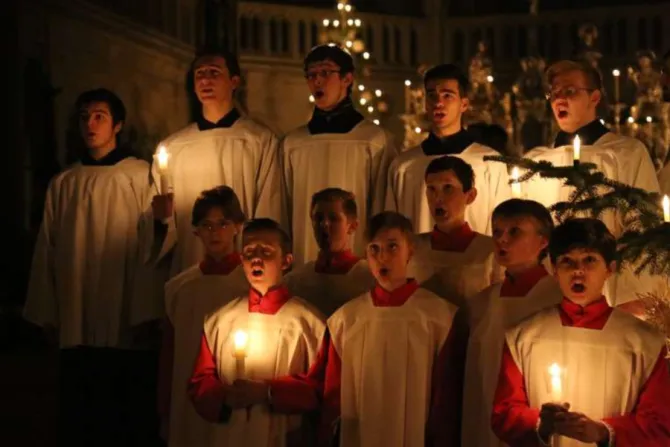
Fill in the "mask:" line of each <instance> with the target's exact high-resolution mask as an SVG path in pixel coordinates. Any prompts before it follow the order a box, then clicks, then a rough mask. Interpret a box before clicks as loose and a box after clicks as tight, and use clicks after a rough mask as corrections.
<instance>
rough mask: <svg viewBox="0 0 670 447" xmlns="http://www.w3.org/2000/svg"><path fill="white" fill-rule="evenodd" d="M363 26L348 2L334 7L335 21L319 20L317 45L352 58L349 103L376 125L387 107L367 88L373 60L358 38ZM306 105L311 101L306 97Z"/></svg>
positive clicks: (377, 93) (382, 98)
mask: <svg viewBox="0 0 670 447" xmlns="http://www.w3.org/2000/svg"><path fill="white" fill-rule="evenodd" d="M362 31H363V22H362V20H361V19H359V18H357V17H355V15H354V7H353V6H352V5H351V4H350V3H349V1H348V0H340V1H339V2H338V3H337V17H336V18H325V19H323V28H322V30H321V33H320V35H319V40H320V43H322V44H329V45H337V46H339V47H340V48H342V49H344V50H345V51H347V52H348V53H349V54H351V56H352V57H353V58H354V67H355V70H356V71H355V73H354V86H353V92H352V100H353V102H354V104H355V105H356V106H357V107H358V108H359V109H360V111H361V113H363V115H365V116H366V117H367V118H368V119H370V120H371V121H373V122H374V123H375V124H377V125H379V124H381V123H382V121H383V119H384V117H385V116H386V115H387V114H388V111H389V105H388V101H387V99H386V96H385V94H384V92H383V91H382V90H381V89H379V88H374V86H373V85H371V82H370V81H371V74H372V72H371V68H370V64H371V63H372V61H373V60H374V59H373V57H372V54H371V53H370V52H369V51H368V50H367V49H366V47H365V41H364V40H363V37H362ZM309 100H310V102H314V98H313V97H312V96H310V98H309Z"/></svg>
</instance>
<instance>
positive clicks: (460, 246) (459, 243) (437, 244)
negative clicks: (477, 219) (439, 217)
mask: <svg viewBox="0 0 670 447" xmlns="http://www.w3.org/2000/svg"><path fill="white" fill-rule="evenodd" d="M476 236H477V233H476V232H474V231H472V228H470V225H469V224H468V223H467V222H465V223H464V224H463V225H461V226H460V227H458V228H454V229H453V230H451V231H450V232H448V233H444V232H442V231H440V230H438V229H437V225H436V226H435V227H434V228H433V231H432V232H431V233H430V245H431V248H432V249H433V250H439V251H455V252H458V253H463V252H464V251H465V250H467V249H468V247H469V246H470V243H471V242H472V241H473V240H474V238H475V237H476Z"/></svg>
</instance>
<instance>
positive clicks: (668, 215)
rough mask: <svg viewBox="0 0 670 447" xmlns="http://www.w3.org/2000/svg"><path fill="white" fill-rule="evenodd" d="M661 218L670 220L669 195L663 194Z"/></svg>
mask: <svg viewBox="0 0 670 447" xmlns="http://www.w3.org/2000/svg"><path fill="white" fill-rule="evenodd" d="M663 220H664V221H665V222H670V197H668V195H667V194H666V195H664V196H663Z"/></svg>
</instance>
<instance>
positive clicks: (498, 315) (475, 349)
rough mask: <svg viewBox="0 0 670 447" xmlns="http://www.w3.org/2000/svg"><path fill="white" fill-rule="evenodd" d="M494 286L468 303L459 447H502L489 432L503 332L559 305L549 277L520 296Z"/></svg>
mask: <svg viewBox="0 0 670 447" xmlns="http://www.w3.org/2000/svg"><path fill="white" fill-rule="evenodd" d="M501 289H502V284H495V285H492V286H491V287H489V288H488V289H486V290H484V291H482V292H481V293H480V294H479V295H477V296H476V297H474V298H473V299H472V300H471V303H472V306H471V307H472V308H473V310H472V315H471V316H472V319H471V322H470V324H471V328H470V338H469V340H468V352H467V358H466V363H465V386H464V390H463V425H462V431H461V433H462V435H461V436H462V442H461V445H462V446H463V447H472V446H486V447H495V446H504V445H505V444H504V443H502V442H501V441H500V440H499V439H498V438H497V437H496V435H495V434H494V433H493V430H492V429H491V412H492V409H493V397H494V395H495V390H496V386H497V385H498V372H499V371H500V361H501V358H502V350H503V346H504V340H505V331H506V330H508V329H509V328H511V327H513V326H514V325H516V324H518V323H519V322H521V321H522V320H523V319H525V318H527V317H528V316H530V315H533V314H534V313H536V312H538V311H540V310H542V309H544V308H546V307H548V306H552V305H555V304H557V303H560V302H561V299H562V298H563V294H562V292H561V290H560V288H559V287H558V283H557V282H556V280H555V279H554V278H553V277H551V276H545V277H544V278H542V279H541V280H540V281H538V283H537V284H535V286H534V287H533V288H532V289H531V290H530V292H528V294H527V295H526V296H523V297H501V296H500V291H501Z"/></svg>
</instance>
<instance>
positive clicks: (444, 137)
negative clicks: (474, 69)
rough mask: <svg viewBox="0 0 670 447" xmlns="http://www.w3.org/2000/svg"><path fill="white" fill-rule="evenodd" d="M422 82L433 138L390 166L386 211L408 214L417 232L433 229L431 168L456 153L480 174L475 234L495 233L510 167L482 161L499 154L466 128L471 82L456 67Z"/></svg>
mask: <svg viewBox="0 0 670 447" xmlns="http://www.w3.org/2000/svg"><path fill="white" fill-rule="evenodd" d="M423 83H424V87H425V89H426V113H427V114H428V117H429V118H430V119H431V131H430V135H429V136H428V138H426V139H425V140H424V141H423V142H422V143H421V144H420V145H419V146H418V147H415V148H411V149H409V150H407V151H406V152H403V153H402V154H401V155H400V156H399V157H398V158H396V159H395V161H394V162H393V164H392V165H391V168H390V169H389V180H388V191H387V195H386V208H387V209H389V210H395V211H398V212H399V213H401V214H404V215H405V216H408V217H409V218H410V220H411V221H412V224H413V226H414V228H415V229H416V231H417V232H418V233H429V232H430V231H432V229H433V226H434V225H435V221H434V219H433V218H432V216H431V214H430V208H429V206H428V202H427V201H426V183H425V181H424V178H425V172H426V167H427V166H428V164H429V163H430V162H431V160H433V159H435V158H437V157H440V156H444V155H453V156H456V157H459V158H461V159H463V160H464V161H465V162H466V163H468V164H469V165H470V166H472V169H473V170H474V173H475V185H474V186H475V188H476V189H477V191H478V196H477V204H478V206H471V207H468V209H467V210H466V215H465V219H466V221H467V223H468V224H469V225H470V226H471V227H472V229H473V230H474V231H476V232H479V233H482V234H489V235H490V234H491V223H490V220H491V219H490V217H491V212H492V211H493V209H494V208H495V207H496V205H498V204H499V203H501V202H503V201H505V200H507V199H508V198H509V197H510V193H511V190H510V187H509V185H508V184H507V181H508V176H507V169H506V168H505V165H503V164H501V163H493V162H485V161H484V160H483V158H484V156H486V155H499V154H498V152H496V151H495V150H493V149H491V148H490V147H487V146H484V145H481V144H478V143H476V142H475V140H474V138H473V136H472V135H471V134H470V133H469V132H468V131H467V130H465V129H464V128H463V120H462V117H463V113H464V112H465V111H466V110H467V109H468V107H469V101H468V89H469V82H468V78H467V77H466V76H465V74H464V73H463V72H462V71H461V69H460V68H458V67H457V66H456V65H453V64H443V65H438V66H436V67H433V68H431V69H430V70H428V71H427V72H426V74H425V75H424V78H423Z"/></svg>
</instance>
